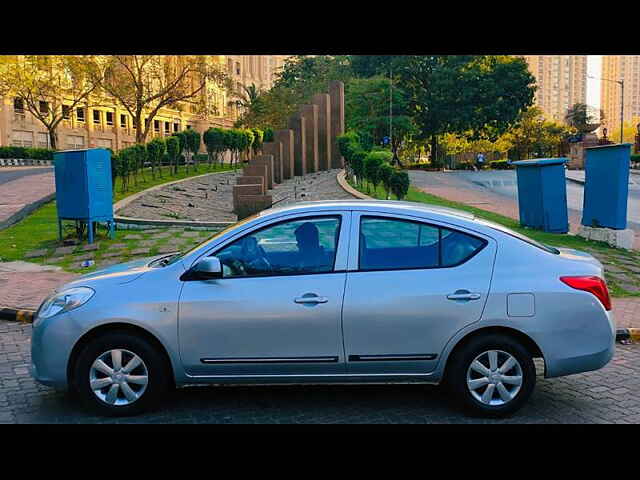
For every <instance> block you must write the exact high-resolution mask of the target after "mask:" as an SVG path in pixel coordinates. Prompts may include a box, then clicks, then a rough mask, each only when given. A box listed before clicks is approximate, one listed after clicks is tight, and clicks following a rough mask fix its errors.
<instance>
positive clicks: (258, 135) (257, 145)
mask: <svg viewBox="0 0 640 480" xmlns="http://www.w3.org/2000/svg"><path fill="white" fill-rule="evenodd" d="M251 132H253V145H252V148H253V154H254V155H257V154H258V152H259V151H260V149H261V148H262V142H263V139H264V132H263V131H262V130H260V129H259V128H252V129H251Z"/></svg>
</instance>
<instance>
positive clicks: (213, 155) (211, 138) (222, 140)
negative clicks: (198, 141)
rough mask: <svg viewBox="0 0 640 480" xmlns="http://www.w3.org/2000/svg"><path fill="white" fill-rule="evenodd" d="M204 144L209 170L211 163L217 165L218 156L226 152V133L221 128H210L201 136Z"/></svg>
mask: <svg viewBox="0 0 640 480" xmlns="http://www.w3.org/2000/svg"><path fill="white" fill-rule="evenodd" d="M202 138H203V140H204V144H205V146H206V147H207V154H208V156H209V169H211V163H212V162H215V164H216V165H218V163H219V159H220V155H221V154H222V153H223V152H224V151H225V150H227V144H226V138H227V136H226V132H225V131H224V130H223V129H222V128H210V129H209V130H207V131H206V132H204V135H203V136H202Z"/></svg>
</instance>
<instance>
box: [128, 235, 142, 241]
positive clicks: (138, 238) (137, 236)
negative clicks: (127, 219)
mask: <svg viewBox="0 0 640 480" xmlns="http://www.w3.org/2000/svg"><path fill="white" fill-rule="evenodd" d="M141 238H142V236H141V235H137V234H129V235H126V236H125V237H124V239H125V240H140V239H141Z"/></svg>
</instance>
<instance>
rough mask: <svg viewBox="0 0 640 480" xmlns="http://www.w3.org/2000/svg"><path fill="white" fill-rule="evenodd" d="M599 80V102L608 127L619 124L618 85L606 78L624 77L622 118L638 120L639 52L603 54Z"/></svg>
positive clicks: (630, 120)
mask: <svg viewBox="0 0 640 480" xmlns="http://www.w3.org/2000/svg"><path fill="white" fill-rule="evenodd" d="M601 77H602V78H603V79H608V80H609V81H608V80H602V81H601V82H600V105H601V107H600V108H602V110H603V111H604V125H605V126H606V127H607V128H608V129H609V131H612V130H614V129H619V128H620V104H621V94H622V88H621V86H620V84H619V83H617V82H612V81H610V80H616V81H617V80H624V99H623V100H624V121H625V122H638V121H639V120H638V119H639V118H640V98H639V97H640V55H603V56H602V75H601Z"/></svg>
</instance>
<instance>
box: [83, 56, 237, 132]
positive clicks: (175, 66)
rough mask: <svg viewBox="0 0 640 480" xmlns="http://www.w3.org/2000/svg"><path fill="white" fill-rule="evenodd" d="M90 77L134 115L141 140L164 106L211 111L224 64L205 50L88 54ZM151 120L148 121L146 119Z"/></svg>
mask: <svg viewBox="0 0 640 480" xmlns="http://www.w3.org/2000/svg"><path fill="white" fill-rule="evenodd" d="M84 60H85V62H86V64H87V65H88V66H89V67H88V71H89V72H90V78H91V79H92V81H93V82H94V83H96V84H98V85H99V86H100V91H101V92H102V93H103V94H106V95H108V96H109V97H112V98H113V99H115V100H116V102H117V103H118V104H120V105H121V106H122V107H123V108H124V109H125V110H127V112H129V115H131V117H132V119H133V125H134V127H135V129H136V142H137V143H144V142H145V140H146V138H147V136H148V133H149V128H150V127H151V124H152V122H153V119H154V118H155V117H156V115H157V114H158V112H159V111H160V109H161V108H178V109H182V108H185V107H186V106H190V108H191V109H192V111H193V112H198V113H201V114H206V113H208V112H210V111H212V110H215V105H212V104H211V103H210V102H209V101H208V96H209V95H208V93H210V92H209V89H210V88H211V86H212V85H218V86H220V87H222V86H223V85H224V84H225V80H226V74H225V73H224V70H223V68H222V66H220V65H219V64H217V63H214V62H212V61H211V60H210V59H209V58H208V57H207V56H205V55H173V56H168V55H108V56H85V57H84ZM145 119H146V121H144V120H145Z"/></svg>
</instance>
